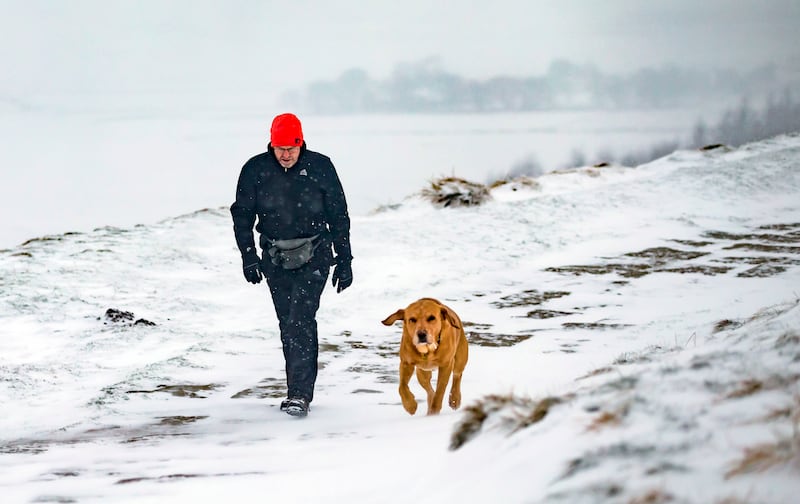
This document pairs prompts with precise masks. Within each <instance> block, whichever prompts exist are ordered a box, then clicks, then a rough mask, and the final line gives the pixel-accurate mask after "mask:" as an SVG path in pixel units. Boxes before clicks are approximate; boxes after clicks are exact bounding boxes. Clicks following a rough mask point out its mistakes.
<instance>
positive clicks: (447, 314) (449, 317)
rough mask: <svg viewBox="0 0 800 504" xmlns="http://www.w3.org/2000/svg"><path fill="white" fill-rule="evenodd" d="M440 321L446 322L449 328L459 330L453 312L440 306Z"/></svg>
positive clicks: (456, 318)
mask: <svg viewBox="0 0 800 504" xmlns="http://www.w3.org/2000/svg"><path fill="white" fill-rule="evenodd" d="M442 319H444V320H446V321H447V322H448V323H449V324H450V325H451V326H453V327H455V328H456V329H459V328H460V326H459V325H458V317H457V316H456V314H455V312H453V310H451V309H450V308H448V307H446V306H444V305H443V306H442Z"/></svg>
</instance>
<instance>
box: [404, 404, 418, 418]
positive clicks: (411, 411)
mask: <svg viewBox="0 0 800 504" xmlns="http://www.w3.org/2000/svg"><path fill="white" fill-rule="evenodd" d="M403 408H405V410H406V411H408V414H409V415H413V414H414V413H416V412H417V401H410V402H408V403H407V402H403Z"/></svg>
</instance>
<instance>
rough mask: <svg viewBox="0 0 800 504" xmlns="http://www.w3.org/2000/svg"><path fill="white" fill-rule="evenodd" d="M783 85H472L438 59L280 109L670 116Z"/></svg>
mask: <svg viewBox="0 0 800 504" xmlns="http://www.w3.org/2000/svg"><path fill="white" fill-rule="evenodd" d="M780 77H781V76H780V75H779V71H778V70H777V68H776V67H775V66H773V65H767V66H763V67H760V68H758V69H755V70H750V71H745V72H742V71H738V70H688V69H684V68H679V67H677V66H665V67H663V68H644V69H640V70H636V71H633V72H631V73H630V74H626V75H609V74H606V73H603V72H601V71H600V70H598V69H597V68H596V67H595V66H593V65H576V64H573V63H570V62H567V61H556V62H554V63H552V64H551V65H550V67H549V69H548V71H547V72H546V73H545V74H544V75H539V76H532V77H502V76H499V77H492V78H489V79H486V80H474V79H467V78H464V77H460V76H458V75H455V74H453V73H450V72H447V71H446V70H444V69H443V68H442V64H441V62H440V60H439V59H438V58H428V59H424V60H422V61H419V62H414V63H405V64H401V65H397V66H396V67H395V69H394V71H393V72H392V74H391V76H390V77H389V78H388V79H385V80H376V79H372V78H371V77H370V76H369V75H368V74H367V72H366V71H364V70H362V69H359V68H355V69H351V70H348V71H346V72H344V73H343V74H342V75H341V76H339V78H338V79H336V80H332V81H317V82H313V83H311V84H310V85H308V86H307V87H306V88H305V89H303V90H300V91H287V92H285V93H284V94H283V95H282V97H281V99H280V101H281V103H282V104H283V105H286V106H288V107H291V108H293V109H295V110H301V111H304V112H311V113H319V114H356V113H400V112H433V113H465V112H517V111H532V110H556V109H568V108H572V109H575V108H632V107H635V108H642V107H659V108H667V107H679V106H694V105H699V104H702V103H704V102H707V101H709V100H715V101H716V100H720V99H721V98H730V97H738V96H747V95H750V96H753V95H760V96H763V95H765V94H766V93H767V92H770V91H773V90H774V89H775V88H776V86H778V85H779V82H780V81H781V80H782V79H781V78H780ZM785 84H786V83H784V84H783V85H785Z"/></svg>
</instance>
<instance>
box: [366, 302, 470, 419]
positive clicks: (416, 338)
mask: <svg viewBox="0 0 800 504" xmlns="http://www.w3.org/2000/svg"><path fill="white" fill-rule="evenodd" d="M398 320H402V321H403V337H402V340H401V341H400V389H399V391H400V399H401V400H402V401H403V408H405V410H406V411H407V412H409V413H410V414H412V415H413V414H414V413H416V411H417V400H416V399H415V398H414V394H412V393H411V390H410V389H409V388H408V382H409V381H410V380H411V375H412V374H414V369H415V368H416V371H417V380H418V381H419V383H420V385H422V387H423V388H424V389H425V391H426V392H427V393H428V413H427V414H428V415H436V414H438V413H439V412H440V411H441V410H442V400H443V398H444V392H445V389H447V383H448V382H449V381H450V375H451V374H452V375H453V385H452V386H451V387H450V397H449V399H448V403H449V404H450V407H451V408H453V409H458V407H459V406H461V375H462V373H463V372H464V368H465V367H466V365H467V358H468V355H469V352H468V349H467V336H466V334H464V326H463V325H462V324H461V319H460V318H458V315H457V314H456V312H454V311H453V310H452V309H450V308H449V307H447V306H445V305H443V304H442V303H440V302H439V301H437V300H435V299H432V298H422V299H419V300H417V301H414V302H413V303H411V304H410V305H408V306H407V307H406V308H405V309H402V308H401V309H399V310H397V311H396V312H394V313H393V314H391V315H389V316H388V317H386V319H384V320H383V321H382V322H381V323H382V324H383V325H387V326H390V325H392V324H394V323H395V322H397V321H398ZM434 369H437V370H438V374H437V376H436V390H435V391H434V389H433V387H432V386H431V372H432V371H433V370H434Z"/></svg>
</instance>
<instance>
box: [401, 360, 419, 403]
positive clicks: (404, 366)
mask: <svg viewBox="0 0 800 504" xmlns="http://www.w3.org/2000/svg"><path fill="white" fill-rule="evenodd" d="M413 374H414V365H413V364H409V363H407V362H402V361H401V362H400V388H399V391H400V400H402V401H403V407H404V408H405V409H406V411H408V412H409V413H410V414H412V415H413V414H414V413H416V412H417V400H416V399H414V394H412V393H411V389H409V388H408V382H409V381H410V380H411V376H412V375H413Z"/></svg>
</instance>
